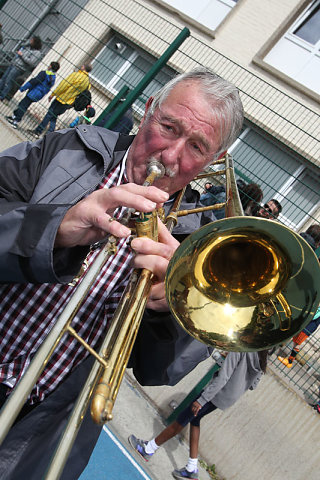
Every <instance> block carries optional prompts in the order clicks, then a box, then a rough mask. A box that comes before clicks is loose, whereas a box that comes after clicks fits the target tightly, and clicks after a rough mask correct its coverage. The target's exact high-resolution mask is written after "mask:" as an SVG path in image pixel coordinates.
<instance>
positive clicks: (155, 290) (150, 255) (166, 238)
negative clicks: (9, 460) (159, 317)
mask: <svg viewBox="0 0 320 480" xmlns="http://www.w3.org/2000/svg"><path fill="white" fill-rule="evenodd" d="M158 228H159V241H158V242H155V241H153V240H151V239H150V238H146V237H138V238H135V239H134V240H132V242H131V246H132V248H133V249H134V250H135V252H136V255H135V257H134V260H133V264H134V267H136V268H146V269H148V270H150V271H151V272H153V274H154V277H153V285H152V288H151V293H150V296H149V300H148V303H147V307H148V308H151V309H152V310H157V311H167V310H168V304H167V300H166V296H165V285H164V279H165V275H166V271H167V268H168V263H169V260H170V259H171V257H172V255H173V253H174V252H175V250H176V249H177V248H178V246H179V245H180V244H179V242H178V241H177V240H176V239H175V238H173V236H172V235H171V234H170V233H169V231H168V230H167V229H166V227H165V226H164V225H163V223H162V222H161V221H160V220H159V221H158Z"/></svg>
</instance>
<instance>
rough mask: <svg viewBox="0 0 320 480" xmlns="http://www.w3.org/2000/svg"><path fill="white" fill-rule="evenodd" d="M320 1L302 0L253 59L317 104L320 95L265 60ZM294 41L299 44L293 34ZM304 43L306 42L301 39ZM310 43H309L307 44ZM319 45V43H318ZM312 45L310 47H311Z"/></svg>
mask: <svg viewBox="0 0 320 480" xmlns="http://www.w3.org/2000/svg"><path fill="white" fill-rule="evenodd" d="M319 1H320V0H315V1H311V0H301V2H300V4H299V5H298V7H297V8H296V9H295V10H293V11H292V13H291V15H289V16H288V17H287V18H286V20H285V21H284V22H283V23H282V24H281V25H280V26H279V27H278V28H277V30H276V32H275V33H274V35H272V36H271V37H270V38H269V40H267V42H266V43H265V44H264V45H263V47H262V48H261V49H260V50H259V51H258V52H257V54H256V55H255V56H254V57H253V58H252V63H253V64H254V65H257V66H258V67H260V68H262V69H263V70H265V71H266V72H268V73H271V74H272V75H273V76H274V77H276V78H278V79H280V80H281V81H283V82H285V83H287V85H289V86H291V87H293V88H295V89H296V90H298V91H299V92H300V93H301V94H303V95H305V96H307V97H309V98H311V99H312V100H315V101H316V102H318V103H319V102H320V95H319V94H318V93H316V92H315V91H313V90H311V89H309V88H308V87H307V86H305V85H303V84H302V83H300V82H298V81H297V80H295V79H294V78H293V77H291V76H289V75H287V74H286V73H284V72H283V71H280V70H278V69H277V68H275V67H273V66H272V65H271V64H269V63H268V62H266V61H265V60H264V59H265V57H266V56H267V55H268V54H269V52H270V51H271V50H272V49H273V48H274V47H275V46H276V45H277V43H278V42H279V41H280V40H281V39H282V38H284V36H285V35H286V34H288V32H289V31H290V32H291V31H292V30H294V29H296V28H298V25H299V24H301V23H302V22H303V20H304V19H305V18H306V16H307V15H308V14H309V13H310V9H313V8H316V7H317V6H318V3H317V2H319ZM291 38H292V41H294V42H295V43H297V40H298V38H299V37H298V36H297V35H294V34H291ZM300 40H301V41H302V42H305V41H304V40H302V39H300ZM305 43H308V42H305ZM317 44H318V43H317ZM310 45H311V44H310V43H308V46H309V47H310Z"/></svg>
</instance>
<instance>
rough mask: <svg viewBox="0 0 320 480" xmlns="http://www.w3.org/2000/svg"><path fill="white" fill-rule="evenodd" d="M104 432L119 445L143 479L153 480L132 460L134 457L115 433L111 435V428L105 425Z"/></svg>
mask: <svg viewBox="0 0 320 480" xmlns="http://www.w3.org/2000/svg"><path fill="white" fill-rule="evenodd" d="M103 430H104V431H105V432H106V434H107V435H109V437H110V438H111V440H112V441H113V442H114V443H115V444H116V445H117V447H118V448H119V449H120V450H121V452H122V453H123V454H124V455H125V456H126V457H127V459H128V460H129V461H130V462H131V463H132V465H133V466H134V467H135V468H136V469H137V470H138V472H139V473H141V475H142V477H143V478H144V479H145V480H152V478H151V477H149V475H147V474H146V473H145V472H144V471H143V470H142V468H141V467H140V465H139V464H138V463H137V462H136V461H135V460H134V459H133V458H132V456H131V455H130V454H129V452H128V451H127V450H126V449H125V448H124V447H123V446H122V444H121V443H120V442H119V441H118V440H117V438H116V437H115V436H114V435H113V433H111V431H110V430H109V428H108V427H107V426H106V425H104V427H103Z"/></svg>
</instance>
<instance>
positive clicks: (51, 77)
mask: <svg viewBox="0 0 320 480" xmlns="http://www.w3.org/2000/svg"><path fill="white" fill-rule="evenodd" d="M59 68H60V64H59V63H58V62H51V63H50V65H49V68H48V70H42V71H41V72H39V73H38V75H37V76H36V77H34V78H31V80H29V81H28V82H26V83H25V84H24V85H22V86H21V87H20V92H24V91H25V90H28V93H27V95H26V96H25V97H24V98H23V99H22V100H21V102H20V103H19V104H18V106H17V108H16V109H15V110H14V112H13V115H12V117H6V118H7V120H8V122H9V123H11V125H12V126H13V128H17V126H18V123H19V122H21V120H22V117H23V115H24V114H25V113H26V111H27V110H28V108H29V107H30V105H31V103H33V102H38V101H39V100H41V98H43V97H44V96H45V95H46V94H47V93H48V92H49V91H50V90H51V88H52V87H53V85H54V83H55V81H56V75H55V73H56V72H57V71H58V70H59Z"/></svg>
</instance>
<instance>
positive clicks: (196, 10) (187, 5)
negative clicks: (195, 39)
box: [165, 0, 238, 30]
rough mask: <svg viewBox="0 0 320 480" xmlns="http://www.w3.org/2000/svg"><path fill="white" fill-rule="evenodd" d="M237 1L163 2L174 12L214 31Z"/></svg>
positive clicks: (183, 0) (178, 0)
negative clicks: (172, 8)
mask: <svg viewBox="0 0 320 480" xmlns="http://www.w3.org/2000/svg"><path fill="white" fill-rule="evenodd" d="M237 1H238V0H198V1H197V2H195V1H194V0H165V3H168V4H169V5H171V6H172V7H174V8H175V9H176V10H179V11H180V12H181V13H184V14H185V15H187V16H188V17H190V18H192V19H194V20H196V21H197V22H199V23H201V24H202V25H204V26H205V27H207V28H210V30H215V29H216V28H217V27H218V25H220V23H221V22H222V20H223V19H224V18H225V17H226V16H227V15H228V13H229V12H230V10H231V9H232V8H233V7H234V6H235V4H236V3H237Z"/></svg>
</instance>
